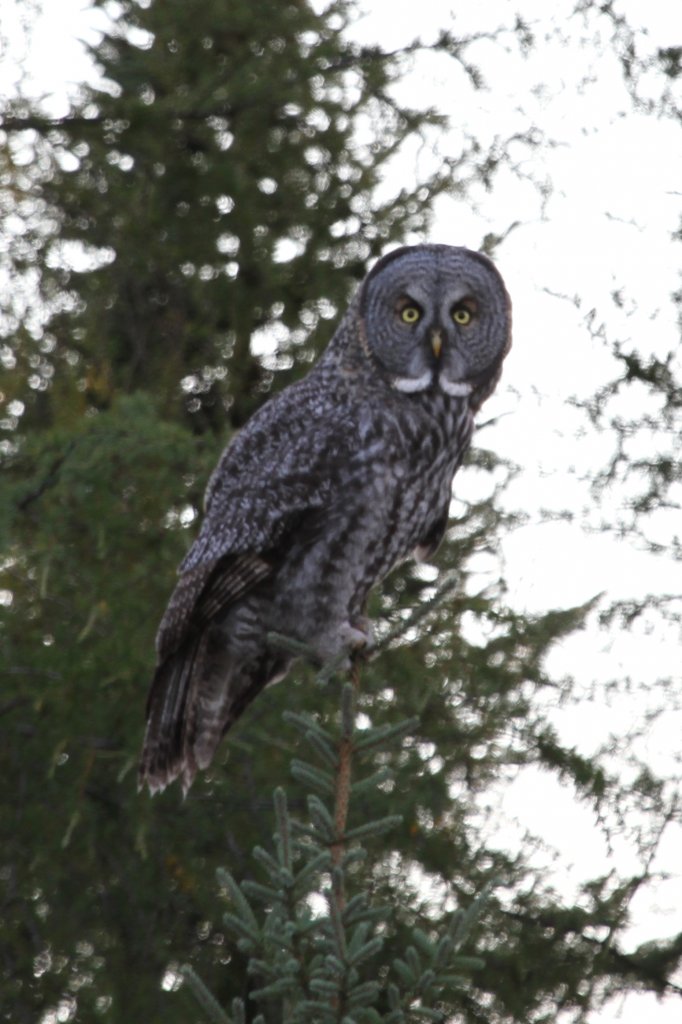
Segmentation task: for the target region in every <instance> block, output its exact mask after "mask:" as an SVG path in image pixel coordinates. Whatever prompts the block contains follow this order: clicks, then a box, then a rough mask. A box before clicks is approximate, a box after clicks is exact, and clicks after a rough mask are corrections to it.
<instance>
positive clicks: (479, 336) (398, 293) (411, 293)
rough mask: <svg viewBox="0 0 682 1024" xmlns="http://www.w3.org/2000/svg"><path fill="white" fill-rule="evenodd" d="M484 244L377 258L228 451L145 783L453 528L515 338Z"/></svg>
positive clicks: (180, 773)
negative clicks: (318, 350) (296, 376)
mask: <svg viewBox="0 0 682 1024" xmlns="http://www.w3.org/2000/svg"><path fill="white" fill-rule="evenodd" d="M510 326H511V321H510V305H509V298H508V296H507V293H506V291H505V288H504V284H503V282H502V279H501V278H500V276H499V274H498V272H497V271H496V270H495V268H494V267H493V265H492V263H491V262H490V261H489V260H488V259H487V258H486V257H485V256H483V255H481V254H479V253H475V252H471V251H470V250H468V249H463V248H455V247H452V246H446V245H419V246H414V247H409V248H403V249H398V250H396V251H394V252H392V253H389V255H387V256H385V257H383V259H381V260H380V261H379V262H378V263H377V264H376V266H375V267H374V268H373V270H372V271H371V272H370V273H369V274H368V275H367V277H366V278H365V280H364V282H363V284H362V285H361V287H360V289H359V291H358V293H357V294H356V296H355V298H354V300H353V302H352V303H351V305H350V307H349V309H348V312H347V313H346V315H345V317H344V318H343V320H342V321H341V324H340V325H339V327H338V329H337V331H336V333H335V335H334V337H333V338H332V340H331V342H330V344H329V346H328V348H327V350H326V352H325V353H324V355H323V356H322V358H321V359H320V360H319V362H318V363H317V365H316V366H315V367H314V368H313V369H312V370H311V371H310V373H309V374H308V375H307V376H306V377H305V378H304V379H303V380H301V381H299V382H298V383H297V384H294V385H293V386H291V387H289V388H287V389H285V390H284V391H282V392H281V393H280V394H278V395H276V396H275V397H274V398H272V399H271V400H270V401H268V402H267V403H266V404H265V405H264V406H263V407H262V409H260V410H259V412H258V413H256V415H255V416H253V417H252V419H251V420H250V421H249V422H248V423H247V424H246V426H245V427H244V428H243V429H242V431H241V432H240V433H239V434H238V435H237V436H236V437H235V438H234V440H233V441H232V443H231V444H230V445H229V446H228V448H227V449H226V450H225V452H224V453H223V456H222V458H221V459H220V462H219V463H218V466H217V467H216V469H215V471H214V473H213V475H212V477H211V480H210V482H209V485H208V490H207V494H206V515H205V518H204V521H203V525H202V527H201V531H200V533H199V536H198V537H197V539H196V541H195V542H194V544H193V545H192V547H191V548H190V550H189V552H188V554H187V557H186V558H185V560H184V562H183V563H182V565H181V566H180V570H179V572H180V578H179V580H178V583H177V586H176V588H175V591H174V592H173V594H172V596H171V599H170V602H169V605H168V608H167V610H166V613H165V615H164V617H163V620H162V622H161V625H160V627H159V632H158V636H157V654H158V661H157V669H156V674H155V676H154V680H153V682H152V686H151V690H150V694H149V699H148V703H147V732H146V735H145V741H144V749H143V752H142V760H141V764H140V783H141V784H144V783H146V784H147V785H148V786H149V788H150V790H151V791H152V792H155V791H156V790H158V789H163V788H164V787H165V786H166V785H167V784H168V783H169V782H171V781H172V780H173V779H175V778H178V777H179V778H180V779H181V782H182V785H183V788H184V789H185V790H186V789H187V788H188V787H189V786H190V784H191V782H192V780H193V778H194V775H195V773H196V771H197V769H200V768H205V767H207V765H208V764H209V763H210V761H211V759H212V758H213V755H214V753H215V749H216V747H217V744H218V742H219V740H220V738H221V736H222V735H223V734H224V733H225V732H226V730H227V729H229V727H230V726H231V725H232V723H233V722H234V721H235V719H236V718H237V717H238V716H239V715H240V714H241V713H242V711H243V710H244V708H245V707H246V705H247V704H248V703H249V702H250V701H251V700H253V698H254V697H255V696H257V694H258V693H259V692H260V691H261V690H262V689H263V687H264V686H266V685H267V684H268V683H270V682H273V681H274V680H276V679H280V678H281V677H282V676H283V675H284V674H285V673H286V671H287V669H288V668H289V665H290V663H291V661H292V656H291V654H290V653H288V652H286V651H283V650H282V649H278V648H277V647H274V646H272V645H271V644H269V643H268V642H267V641H266V635H267V634H268V633H269V632H272V631H276V632H279V633H283V634H285V635H288V636H290V637H292V638H294V639H297V640H300V641H302V642H304V643H306V644H307V645H309V647H311V648H313V649H314V651H315V652H316V654H317V656H318V658H319V660H320V662H325V661H327V660H329V659H330V658H334V657H337V656H339V655H342V653H343V651H344V650H349V649H351V648H353V647H354V646H358V645H359V644H361V643H362V642H363V641H364V640H365V639H366V636H367V629H368V627H367V623H366V621H365V620H364V618H363V615H364V608H365V603H366V599H367V595H368V593H369V591H370V589H371V588H372V586H373V585H374V584H375V583H376V582H377V581H378V580H381V579H382V578H383V577H384V576H385V575H386V573H388V572H389V570H390V569H391V568H392V567H393V566H394V565H395V564H396V563H397V562H399V561H401V560H402V559H404V558H405V557H406V556H407V555H409V554H410V553H414V554H416V556H417V557H421V558H423V557H428V556H429V555H430V554H431V553H432V552H433V551H434V550H435V548H436V547H437V545H438V543H439V541H440V540H441V538H442V535H443V533H444V531H445V527H446V523H447V517H448V507H449V504H450V493H451V485H452V478H453V475H454V473H455V471H456V470H457V468H458V466H459V464H460V462H461V460H462V458H463V456H464V453H465V452H466V449H467V447H468V445H469V441H470V439H471V433H472V429H473V415H474V413H475V411H476V410H477V409H478V408H479V406H480V405H481V403H482V402H483V401H484V400H485V399H486V398H487V397H488V396H489V395H490V394H491V393H492V391H493V389H494V387H495V385H496V383H497V381H498V379H499V376H500V372H501V367H502V361H503V359H504V356H505V355H506V353H507V351H508V350H509V345H510Z"/></svg>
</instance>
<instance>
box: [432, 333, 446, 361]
mask: <svg viewBox="0 0 682 1024" xmlns="http://www.w3.org/2000/svg"><path fill="white" fill-rule="evenodd" d="M431 348H432V349H433V354H434V356H435V357H436V359H439V358H440V353H441V350H442V348H443V336H442V334H441V333H440V331H434V332H433V333H432V335H431Z"/></svg>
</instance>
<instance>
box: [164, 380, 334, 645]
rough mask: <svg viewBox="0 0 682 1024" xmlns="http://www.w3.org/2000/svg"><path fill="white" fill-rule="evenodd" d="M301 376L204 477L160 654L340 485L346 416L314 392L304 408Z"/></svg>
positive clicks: (227, 597)
mask: <svg viewBox="0 0 682 1024" xmlns="http://www.w3.org/2000/svg"><path fill="white" fill-rule="evenodd" d="M309 379H310V378H306V380H305V381H302V382H301V385H294V386H293V387H291V388H288V389H287V390H286V391H284V392H282V393H281V394H280V395H279V396H277V398H275V399H273V400H271V401H270V402H269V403H267V404H266V405H265V406H263V408H262V409H261V410H260V412H259V413H257V414H256V416H254V417H253V418H252V419H251V420H250V421H249V422H248V423H247V424H246V426H245V427H244V429H243V430H242V431H241V432H240V433H239V434H238V435H237V436H236V437H235V439H234V440H233V442H232V443H231V444H230V445H229V446H228V447H227V449H226V450H225V452H224V453H223V455H222V458H221V459H220V461H219V463H218V465H217V467H216V469H215V471H214V472H213V475H212V476H211V479H210V481H209V484H208V488H207V491H206V513H205V517H204V521H203V524H202V527H201V530H200V532H199V535H198V537H197V538H196V540H195V542H194V544H193V545H192V547H191V548H190V550H189V551H188V553H187V555H186V557H185V559H184V561H183V562H182V564H181V565H180V569H179V573H180V578H179V580H178V582H177V585H176V588H175V591H174V592H173V595H172V596H171V599H170V602H169V604H168V608H167V609H166V612H165V614H164V617H163V619H162V621H161V625H160V627H159V631H158V635H157V652H158V657H159V661H161V660H163V659H164V658H166V657H168V655H169V654H171V653H172V652H173V651H174V650H177V648H178V647H179V646H180V644H181V643H182V642H183V640H184V639H185V637H186V636H187V633H188V631H189V630H194V629H195V628H199V629H200V628H201V627H202V626H203V625H205V624H206V623H207V622H209V621H211V620H212V619H213V618H214V617H215V616H216V615H217V614H218V613H219V612H220V611H221V610H223V609H225V608H226V607H227V606H228V605H230V604H231V603H232V602H234V601H236V600H237V599H239V598H240V597H242V596H243V595H244V594H245V593H246V592H247V591H249V590H250V589H251V588H252V587H253V586H255V585H256V584H257V583H258V582H260V581H261V580H263V579H265V578H266V577H267V576H269V575H270V574H271V573H272V572H273V571H274V569H275V568H276V566H277V564H278V560H279V559H278V552H279V549H281V548H282V546H283V544H284V541H285V538H286V536H287V535H288V534H289V532H290V531H291V530H292V529H294V528H295V526H296V525H297V524H298V523H299V522H300V521H301V519H302V518H303V517H304V516H305V515H306V514H308V513H310V512H312V511H314V510H315V509H320V508H323V507H325V506H326V505H328V504H329V503H330V501H331V500H332V497H333V495H334V493H335V492H336V491H338V489H339V486H340V484H339V472H338V470H339V467H340V466H342V465H347V462H348V458H349V456H350V454H351V452H352V449H353V436H354V434H353V430H352V428H351V425H350V420H351V417H350V416H349V415H345V416H344V415H343V411H342V412H341V415H340V414H339V413H340V410H339V408H338V405H337V404H336V403H335V402H334V403H332V401H331V399H330V400H328V401H324V400H323V398H321V396H320V395H319V393H318V394H317V395H316V400H315V403H314V404H313V405H312V407H311V403H310V402H309V401H307V398H308V394H307V391H308V388H307V387H304V385H308V381H309ZM332 405H333V409H332V408H331V406H332Z"/></svg>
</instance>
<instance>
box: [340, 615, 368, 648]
mask: <svg viewBox="0 0 682 1024" xmlns="http://www.w3.org/2000/svg"><path fill="white" fill-rule="evenodd" d="M340 637H341V642H342V644H343V646H344V647H346V648H347V650H348V651H350V652H351V653H355V652H357V651H360V650H364V651H371V649H372V648H373V647H374V631H373V629H372V623H371V621H370V620H369V619H365V618H362V619H358V620H357V625H355V626H351V624H350V622H345V623H344V624H343V626H342V627H341V630H340Z"/></svg>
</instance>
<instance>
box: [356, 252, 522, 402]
mask: <svg viewBox="0 0 682 1024" xmlns="http://www.w3.org/2000/svg"><path fill="white" fill-rule="evenodd" d="M359 306H360V316H361V330H362V332H363V337H362V342H363V346H364V347H365V349H366V351H367V353H368V354H369V356H370V357H371V358H372V359H373V360H374V361H375V362H376V363H377V364H378V365H379V367H380V368H381V369H382V370H383V371H384V373H385V374H386V376H387V377H388V380H389V382H390V385H391V387H393V388H394V389H396V390H397V391H402V392H406V393H414V392H420V391H426V390H428V389H429V388H438V389H440V390H441V391H444V392H445V393H446V394H449V395H454V396H471V401H472V404H473V405H474V406H476V407H477V406H478V405H480V404H481V402H482V401H483V400H484V399H485V398H487V397H488V395H489V394H490V393H491V391H492V389H493V388H494V386H495V384H496V383H497V380H498V378H499V375H500V369H501V365H502V360H503V359H504V356H505V355H506V354H507V352H508V351H509V346H510V344H511V304H510V301H509V296H508V295H507V292H506V290H505V287H504V282H503V281H502V278H501V277H500V274H499V273H498V272H497V270H496V269H495V267H494V266H493V264H492V263H491V262H490V260H489V259H488V258H487V257H486V256H483V255H482V254H481V253H477V252H472V251H471V250H470V249H464V248H459V247H455V246H450V245H416V246H410V247H406V248H402V249H396V250H395V251H394V252H391V253H389V254H388V255H387V256H384V257H383V258H382V259H381V260H379V262H378V263H377V264H376V265H375V266H374V267H373V269H372V270H371V271H370V273H369V274H368V275H367V277H366V278H365V281H364V283H363V285H362V288H361V291H360V295H359Z"/></svg>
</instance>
